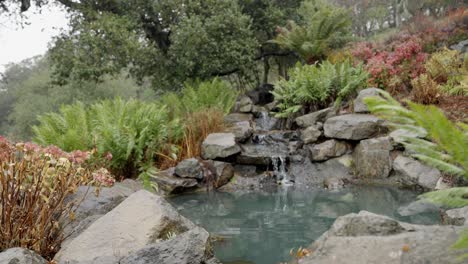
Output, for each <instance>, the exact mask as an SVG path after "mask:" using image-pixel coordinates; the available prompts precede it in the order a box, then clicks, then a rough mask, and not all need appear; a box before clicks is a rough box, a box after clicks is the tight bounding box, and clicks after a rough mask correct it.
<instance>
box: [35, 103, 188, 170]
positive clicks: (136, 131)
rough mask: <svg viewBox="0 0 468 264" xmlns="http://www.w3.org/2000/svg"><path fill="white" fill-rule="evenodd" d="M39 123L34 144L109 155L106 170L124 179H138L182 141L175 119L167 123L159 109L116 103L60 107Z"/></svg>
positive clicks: (154, 105) (158, 106)
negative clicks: (171, 143) (173, 143)
mask: <svg viewBox="0 0 468 264" xmlns="http://www.w3.org/2000/svg"><path fill="white" fill-rule="evenodd" d="M39 120H40V125H39V126H37V127H34V132H35V134H36V138H35V141H36V142H38V143H40V144H44V145H49V144H53V145H56V146H58V147H60V148H62V149H64V150H67V151H71V150H75V149H82V150H89V149H91V148H93V147H96V148H97V151H98V153H99V154H100V155H101V156H104V155H105V154H106V153H107V152H110V153H112V156H113V158H112V161H111V164H110V165H111V167H112V169H113V170H114V172H116V173H117V174H124V175H123V176H125V177H131V176H135V175H136V174H138V173H143V172H144V168H148V167H150V165H151V164H152V163H153V161H154V160H155V159H156V157H157V154H158V153H159V152H160V151H161V150H162V149H168V148H167V147H168V145H167V144H169V143H170V142H177V141H178V140H180V139H181V138H182V135H183V126H182V125H181V123H180V121H179V119H173V118H171V117H170V115H169V113H168V111H167V109H166V107H165V106H164V105H161V104H157V103H143V102H140V101H137V100H129V101H124V100H122V99H120V98H117V99H114V100H105V101H101V102H99V103H96V104H94V105H91V106H90V107H88V108H86V107H85V106H84V105H83V104H82V103H77V104H74V105H70V106H65V107H62V109H61V111H60V113H53V114H46V115H44V116H42V117H40V118H39Z"/></svg>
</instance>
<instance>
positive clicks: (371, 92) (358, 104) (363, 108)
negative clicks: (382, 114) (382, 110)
mask: <svg viewBox="0 0 468 264" xmlns="http://www.w3.org/2000/svg"><path fill="white" fill-rule="evenodd" d="M379 91H380V89H378V88H367V89H364V90H361V91H360V92H359V95H358V96H357V97H356V99H355V100H354V113H358V114H362V113H369V109H368V108H367V105H366V103H364V99H365V98H368V97H373V96H378V95H379Z"/></svg>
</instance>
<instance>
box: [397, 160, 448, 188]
mask: <svg viewBox="0 0 468 264" xmlns="http://www.w3.org/2000/svg"><path fill="white" fill-rule="evenodd" d="M393 169H394V171H395V174H396V176H397V177H399V181H400V183H401V184H402V185H404V186H406V187H411V188H413V187H422V188H423V189H426V190H433V189H435V187H436V185H437V182H438V181H439V178H440V177H441V176H442V174H441V173H440V171H439V170H438V169H435V168H432V167H429V166H426V165H424V164H422V163H421V162H419V161H417V160H415V159H413V158H408V157H405V156H402V155H399V156H398V157H397V158H396V159H395V160H394V161H393Z"/></svg>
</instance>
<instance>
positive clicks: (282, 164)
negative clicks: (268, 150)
mask: <svg viewBox="0 0 468 264" xmlns="http://www.w3.org/2000/svg"><path fill="white" fill-rule="evenodd" d="M271 162H272V164H273V173H274V174H275V175H276V177H278V180H280V182H281V184H283V185H292V181H291V179H290V178H289V175H288V173H287V172H286V158H285V157H282V156H278V157H272V158H271Z"/></svg>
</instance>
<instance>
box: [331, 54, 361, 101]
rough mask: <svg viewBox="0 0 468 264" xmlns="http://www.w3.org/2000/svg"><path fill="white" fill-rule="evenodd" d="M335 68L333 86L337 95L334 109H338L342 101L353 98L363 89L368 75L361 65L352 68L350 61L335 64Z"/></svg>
mask: <svg viewBox="0 0 468 264" xmlns="http://www.w3.org/2000/svg"><path fill="white" fill-rule="evenodd" d="M335 68H336V77H335V80H334V84H333V87H334V89H335V93H336V94H337V98H336V101H335V107H339V106H340V104H341V102H342V101H344V100H347V99H349V98H351V97H353V96H355V95H356V94H357V92H358V91H359V90H360V89H362V88H363V87H365V85H366V84H367V79H368V78H369V73H368V72H367V71H366V70H365V69H364V66H363V64H362V63H360V64H358V65H356V66H353V64H352V62H351V61H350V60H346V61H344V62H342V63H337V64H336V65H335Z"/></svg>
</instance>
